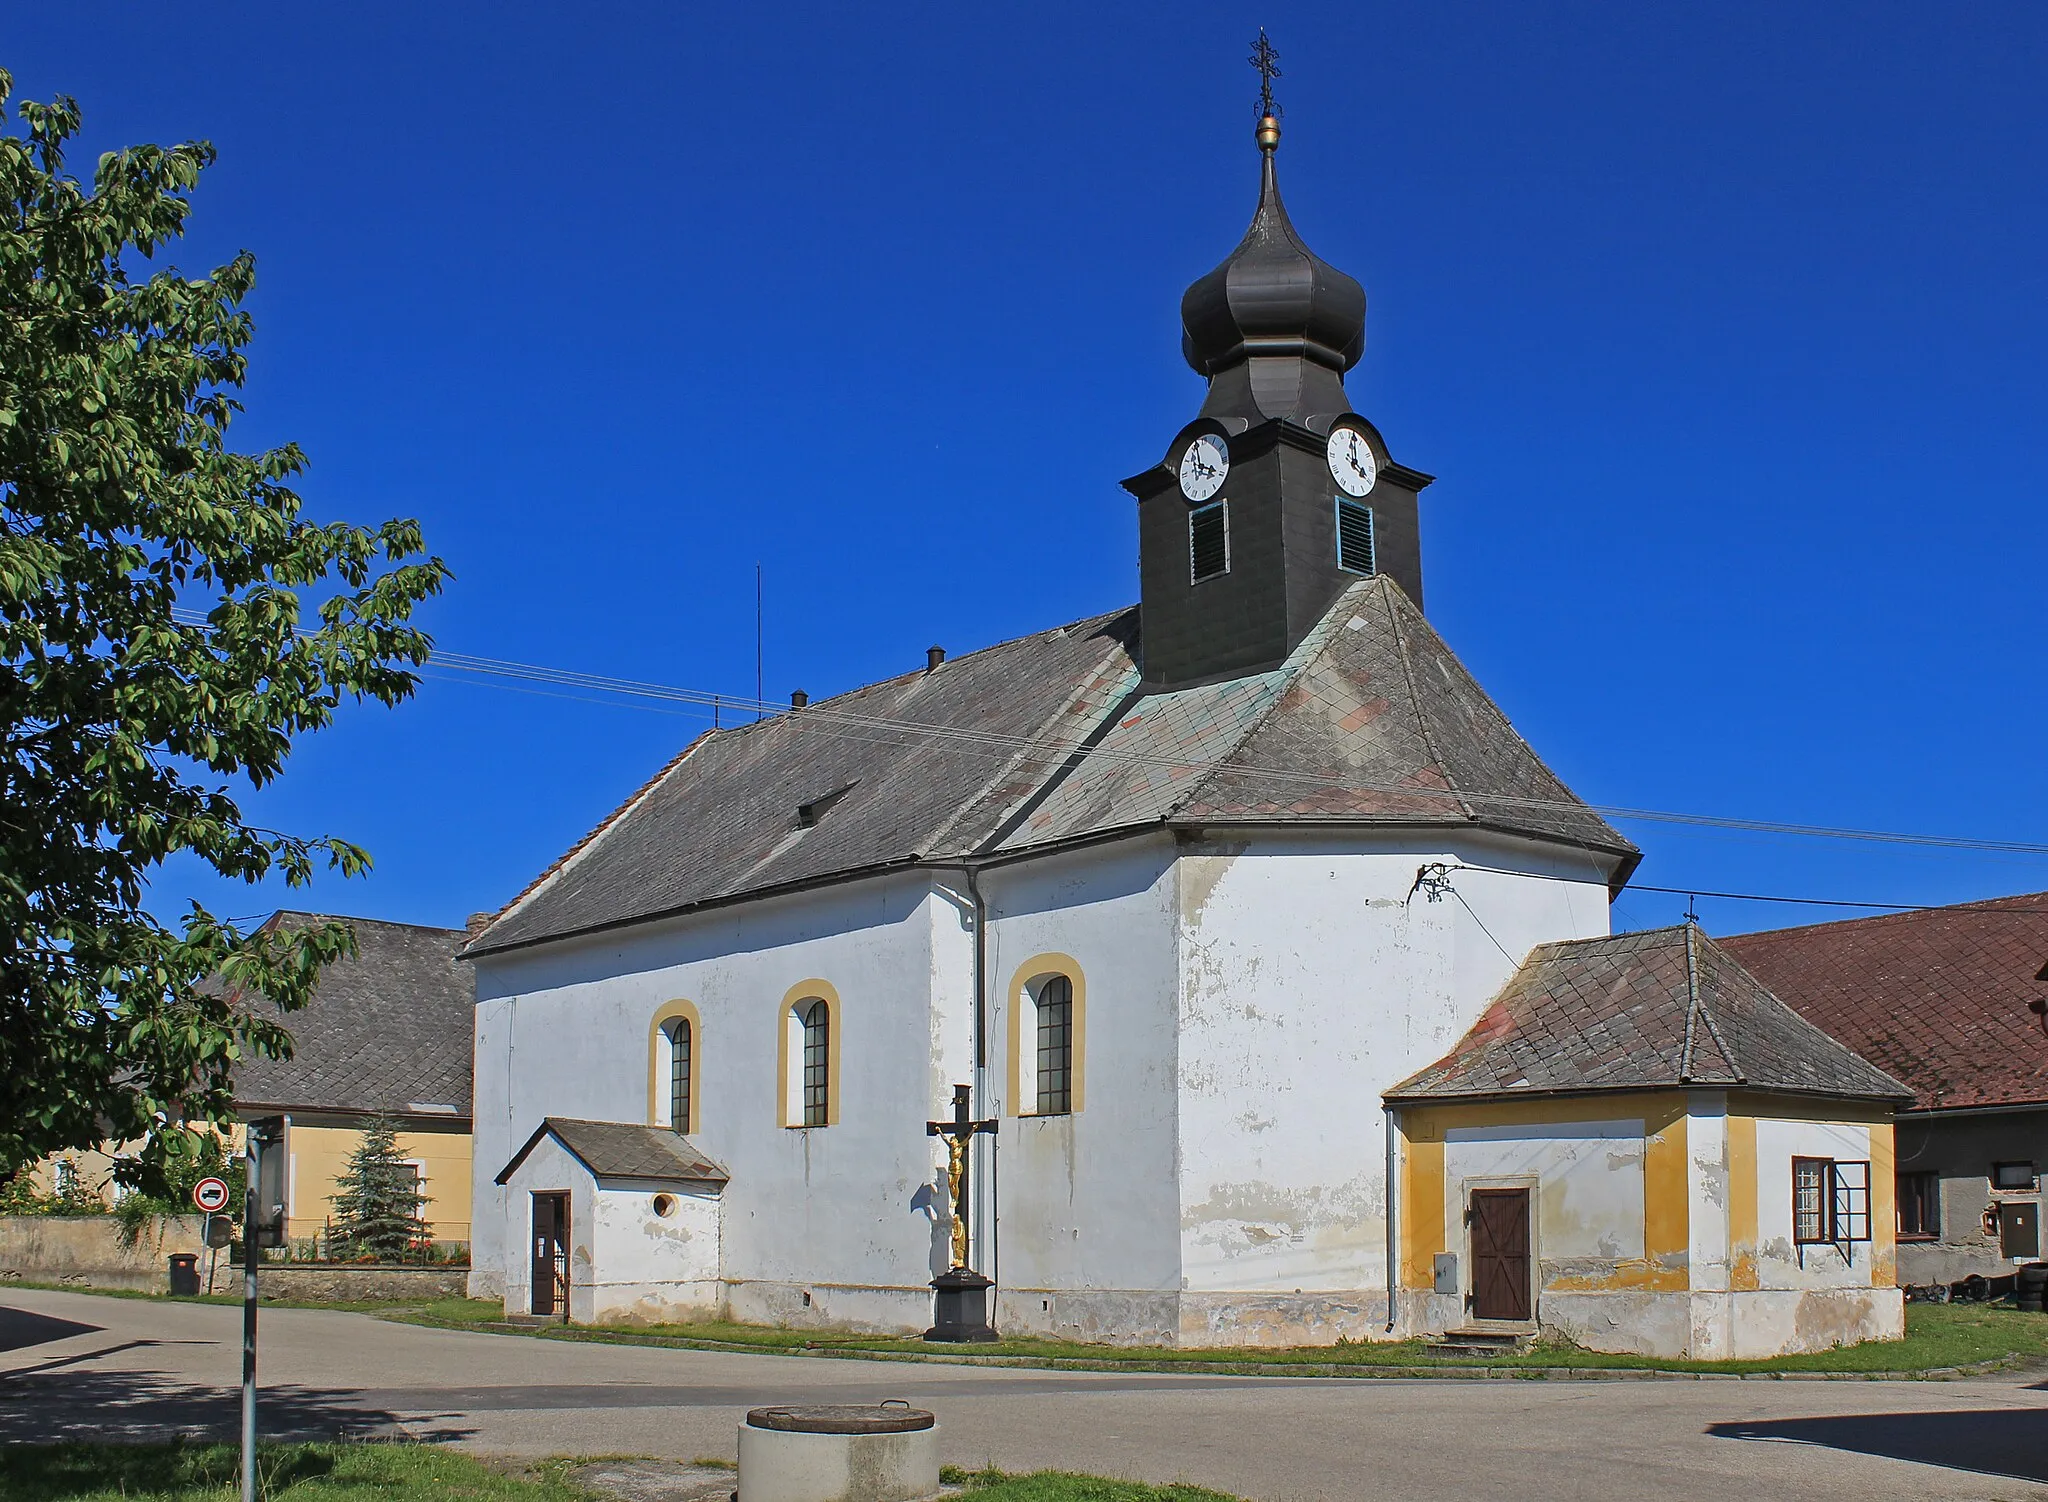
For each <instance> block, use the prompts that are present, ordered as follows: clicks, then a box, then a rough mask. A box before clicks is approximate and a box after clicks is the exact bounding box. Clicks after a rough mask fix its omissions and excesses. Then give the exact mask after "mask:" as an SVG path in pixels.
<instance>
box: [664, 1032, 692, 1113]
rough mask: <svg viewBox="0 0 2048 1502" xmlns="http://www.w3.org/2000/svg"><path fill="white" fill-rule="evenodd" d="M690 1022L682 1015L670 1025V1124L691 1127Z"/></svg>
mask: <svg viewBox="0 0 2048 1502" xmlns="http://www.w3.org/2000/svg"><path fill="white" fill-rule="evenodd" d="M690 1042H691V1039H690V1024H689V1022H688V1021H687V1020H686V1019H684V1018H681V1017H678V1018H677V1019H676V1020H675V1021H674V1022H671V1023H670V1024H669V1025H668V1124H669V1125H670V1126H672V1127H674V1128H675V1129H676V1130H677V1131H679V1132H687V1131H689V1129H690V1054H691V1049H690Z"/></svg>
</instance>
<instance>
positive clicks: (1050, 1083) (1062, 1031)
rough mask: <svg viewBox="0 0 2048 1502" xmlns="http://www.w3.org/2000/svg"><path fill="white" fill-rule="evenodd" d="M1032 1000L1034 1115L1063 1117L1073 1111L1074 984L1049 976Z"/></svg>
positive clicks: (1058, 977)
mask: <svg viewBox="0 0 2048 1502" xmlns="http://www.w3.org/2000/svg"><path fill="white" fill-rule="evenodd" d="M1033 1000H1034V1001H1035V1003H1036V1007H1035V1010H1036V1012H1037V1022H1038V1027H1037V1033H1038V1058H1037V1063H1038V1082H1037V1089H1036V1090H1035V1091H1034V1092H1033V1114H1034V1115H1037V1116H1065V1115H1067V1114H1068V1113H1069V1112H1071V1111H1072V1110H1073V1109H1074V983H1073V982H1072V981H1070V980H1068V979H1067V978H1066V977H1065V976H1064V975H1048V976H1047V977H1046V978H1045V979H1044V980H1043V981H1041V982H1039V984H1038V987H1037V995H1036V996H1035V997H1034V998H1033Z"/></svg>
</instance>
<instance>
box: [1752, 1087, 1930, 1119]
mask: <svg viewBox="0 0 2048 1502" xmlns="http://www.w3.org/2000/svg"><path fill="white" fill-rule="evenodd" d="M1738 1110H1739V1111H1740V1112H1741V1113H1742V1114H1743V1115H1745V1116H1754V1117H1762V1118H1765V1119H1768V1120H1771V1121H1818V1122H1823V1123H1834V1124H1839V1125H1842V1126H1878V1125H1889V1124H1890V1122H1891V1120H1892V1109H1891V1107H1889V1106H1885V1105H1879V1104H1877V1103H1876V1102H1873V1101H1848V1100H1827V1099H1825V1098H1818V1097H1814V1096H1808V1095H1767V1094H1765V1093H1763V1092H1762V1091H1755V1090H1739V1091H1738V1090H1731V1091H1729V1092H1728V1114H1729V1115H1730V1116H1733V1115H1735V1114H1736V1112H1737V1111H1738Z"/></svg>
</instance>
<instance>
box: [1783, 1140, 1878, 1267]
mask: <svg viewBox="0 0 2048 1502" xmlns="http://www.w3.org/2000/svg"><path fill="white" fill-rule="evenodd" d="M1868 1240H1870V1164H1869V1163H1868V1162H1844V1161H1842V1160H1840V1159H1836V1158H1794V1159H1793V1160H1792V1241H1793V1244H1794V1245H1795V1246H1796V1247H1798V1248H1800V1250H1801V1255H1802V1256H1803V1255H1804V1249H1805V1248H1806V1247H1809V1246H1832V1247H1834V1248H1835V1250H1837V1251H1839V1252H1840V1253H1841V1254H1842V1259H1843V1260H1844V1261H1845V1262H1849V1261H1854V1260H1855V1258H1854V1256H1853V1254H1852V1249H1853V1248H1854V1246H1855V1244H1856V1243H1857V1242H1859V1241H1868Z"/></svg>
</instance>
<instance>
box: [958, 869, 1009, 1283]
mask: <svg viewBox="0 0 2048 1502" xmlns="http://www.w3.org/2000/svg"><path fill="white" fill-rule="evenodd" d="M966 869H967V896H968V900H969V901H971V902H972V903H973V904H974V1094H975V1099H976V1100H977V1101H979V1102H980V1104H981V1107H982V1109H983V1110H987V1109H988V900H987V899H986V898H985V897H983V896H982V894H981V867H979V866H977V865H971V864H970V865H969V866H968V867H967V868H966ZM1001 1140H1002V1133H1001V1132H1000V1131H996V1132H991V1133H989V1137H988V1244H987V1245H986V1246H985V1247H984V1248H983V1251H984V1252H985V1253H986V1254H987V1257H988V1268H987V1270H986V1273H985V1276H986V1277H987V1278H988V1279H989V1281H990V1282H992V1283H994V1284H995V1285H996V1286H997V1287H998V1288H1000V1287H1001V1286H1002V1279H1001V1277H1000V1276H999V1273H998V1269H999V1268H1000V1267H1001V1266H1002V1255H1001V1251H1000V1246H1001V1241H1002V1238H1001V1236H1000V1235H999V1234H998V1232H999V1227H1000V1226H1001V1224H1002V1203H1003V1202H1002V1196H1001V1180H1000V1179H999V1178H998V1177H997V1172H998V1170H997V1167H996V1155H997V1153H998V1152H1000V1151H1001V1148H1000V1147H999V1145H998V1144H999V1143H1000V1142H1001ZM989 1312H990V1315H991V1316H993V1315H994V1312H995V1311H994V1310H993V1308H991V1310H990V1311H989Z"/></svg>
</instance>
